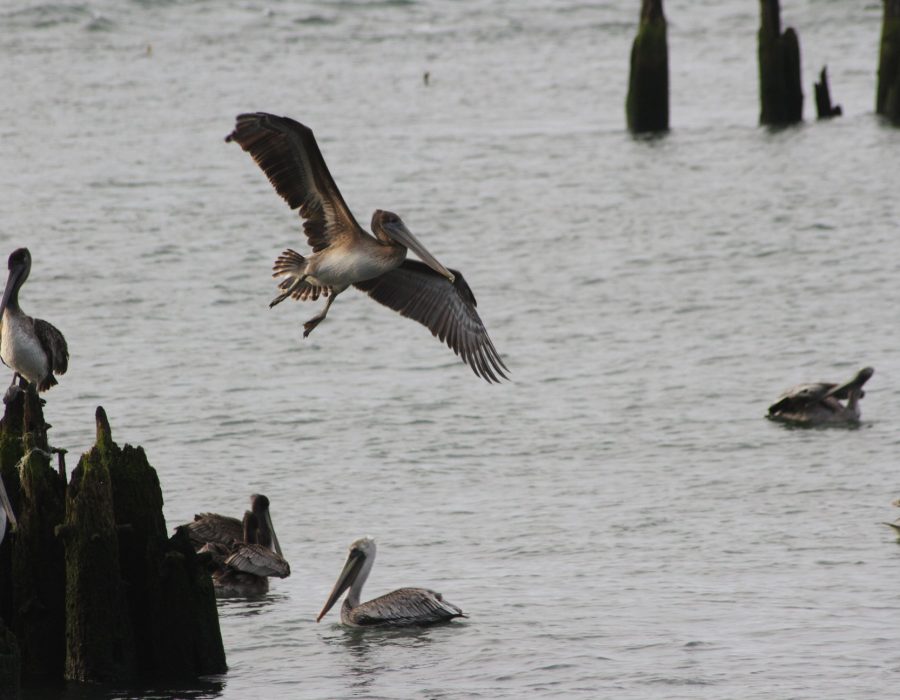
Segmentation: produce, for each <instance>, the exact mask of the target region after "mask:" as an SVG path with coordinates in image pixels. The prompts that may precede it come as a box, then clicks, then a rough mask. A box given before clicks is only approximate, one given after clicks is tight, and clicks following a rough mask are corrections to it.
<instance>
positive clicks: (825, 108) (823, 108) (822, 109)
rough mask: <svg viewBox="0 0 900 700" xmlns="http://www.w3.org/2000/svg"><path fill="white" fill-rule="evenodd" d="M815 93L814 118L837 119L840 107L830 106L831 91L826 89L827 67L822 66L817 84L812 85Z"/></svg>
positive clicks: (840, 112) (840, 111)
mask: <svg viewBox="0 0 900 700" xmlns="http://www.w3.org/2000/svg"><path fill="white" fill-rule="evenodd" d="M813 88H814V89H815V91H816V116H817V117H818V118H819V119H829V118H831V117H839V116H841V114H842V113H843V112H842V110H841V106H840V105H832V104H831V91H830V90H829V89H828V66H822V72H821V73H819V82H817V83H814V84H813Z"/></svg>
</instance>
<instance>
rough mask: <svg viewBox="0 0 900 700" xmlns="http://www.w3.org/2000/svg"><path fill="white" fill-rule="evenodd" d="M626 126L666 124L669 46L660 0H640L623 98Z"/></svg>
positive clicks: (659, 127)
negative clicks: (639, 11)
mask: <svg viewBox="0 0 900 700" xmlns="http://www.w3.org/2000/svg"><path fill="white" fill-rule="evenodd" d="M625 116H626V119H627V122H628V128H629V130H631V131H632V132H634V133H643V132H652V131H666V130H668V128H669V48H668V43H667V37H666V18H665V15H664V14H663V7H662V0H643V1H642V3H641V19H640V27H639V29H638V33H637V36H636V37H635V38H634V43H633V44H632V46H631V71H630V73H629V77H628V96H627V97H626V99H625Z"/></svg>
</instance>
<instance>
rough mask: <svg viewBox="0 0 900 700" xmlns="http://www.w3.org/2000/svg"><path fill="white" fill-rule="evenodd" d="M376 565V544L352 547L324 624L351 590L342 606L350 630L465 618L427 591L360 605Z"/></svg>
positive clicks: (397, 594)
mask: <svg viewBox="0 0 900 700" xmlns="http://www.w3.org/2000/svg"><path fill="white" fill-rule="evenodd" d="M374 562H375V540H373V539H371V538H369V537H363V538H362V539H359V540H356V542H354V543H353V544H351V545H350V554H349V555H348V556H347V563H346V564H344V568H343V570H342V571H341V574H340V576H338V579H337V582H336V583H335V584H334V588H333V589H332V591H331V595H329V596H328V601H327V602H326V603H325V607H324V608H322V612H320V613H319V616H318V617H317V618H316V622H318V621H319V620H321V619H322V618H323V617H324V616H325V614H326V613H327V612H328V611H329V610H331V608H332V607H333V606H334V604H335V603H336V602H337V600H338V599H339V598H340V597H341V595H343V593H344V591H346V590H347V589H348V588H349V589H350V593H349V594H347V597H346V599H345V600H344V604H343V605H342V606H341V622H342V623H343V624H345V625H348V626H350V627H373V626H382V627H402V626H410V625H431V624H434V623H437V622H447V621H449V620H452V619H453V618H454V617H466V615H465V614H464V613H463V611H462V610H460V609H459V608H458V607H456V606H455V605H453V604H452V603H448V602H447V601H446V600H444V599H443V597H442V596H441V594H440V593H435V592H434V591H430V590H428V589H427V588H399V589H397V590H396V591H393V592H391V593H388V594H386V595H383V596H380V597H378V598H375V599H374V600H370V601H367V602H365V603H360V602H359V597H360V595H361V594H362V588H363V586H364V585H365V583H366V579H367V578H368V577H369V572H370V571H371V570H372V564H373V563H374Z"/></svg>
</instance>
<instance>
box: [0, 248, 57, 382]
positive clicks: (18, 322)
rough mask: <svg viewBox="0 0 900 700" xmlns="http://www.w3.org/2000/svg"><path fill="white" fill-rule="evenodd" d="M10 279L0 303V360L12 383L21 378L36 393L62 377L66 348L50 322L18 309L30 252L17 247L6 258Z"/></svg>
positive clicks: (7, 281)
mask: <svg viewBox="0 0 900 700" xmlns="http://www.w3.org/2000/svg"><path fill="white" fill-rule="evenodd" d="M8 267H9V277H8V278H7V280H6V289H5V290H4V292H3V299H2V301H0V359H2V360H3V363H4V364H6V365H7V366H8V367H10V368H12V370H13V372H14V374H13V384H15V381H16V377H17V376H18V377H22V379H24V380H25V381H26V382H28V384H29V386H30V387H32V388H34V389H35V390H36V391H46V390H47V389H49V388H50V387H51V386H53V385H54V384H56V383H57V381H56V377H54V376H53V375H54V374H65V373H66V369H68V366H69V348H68V346H67V344H66V339H65V338H64V337H63V334H62V333H60V332H59V330H58V329H57V328H56V327H55V326H53V325H52V324H50V323H47V322H46V321H44V320H42V319H40V318H32V317H31V316H29V315H28V314H26V313H25V312H24V311H22V309H21V308H20V307H19V289H21V287H22V285H23V284H24V283H25V280H27V279H28V274H29V273H30V272H31V253H29V252H28V249H27V248H19V249H18V250H15V251H13V253H12V254H11V255H10V256H9V263H8Z"/></svg>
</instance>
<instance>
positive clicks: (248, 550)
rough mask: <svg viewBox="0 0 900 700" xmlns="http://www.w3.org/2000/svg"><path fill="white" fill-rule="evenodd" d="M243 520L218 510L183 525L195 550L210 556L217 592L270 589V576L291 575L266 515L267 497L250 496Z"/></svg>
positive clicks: (243, 593)
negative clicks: (220, 512)
mask: <svg viewBox="0 0 900 700" xmlns="http://www.w3.org/2000/svg"><path fill="white" fill-rule="evenodd" d="M250 508H251V510H249V511H247V512H245V513H244V518H243V521H240V520H238V519H237V518H231V517H229V516H226V515H219V514H218V513H201V514H200V515H195V516H194V521H193V522H191V523H188V524H187V525H184V526H183V527H184V528H185V530H186V531H187V534H188V537H190V540H191V543H192V544H193V545H194V549H195V550H196V551H197V552H198V553H201V552H205V553H208V554H209V555H210V558H211V561H212V563H213V583H214V584H215V587H216V593H217V594H218V595H253V594H259V593H265V592H266V591H268V590H269V579H268V577H270V576H277V577H278V578H285V577H286V576H290V574H291V567H290V565H289V564H288V563H287V561H285V559H284V557H283V556H282V553H281V546H280V545H279V544H278V537H277V536H276V535H275V528H274V526H273V525H272V516H271V515H270V514H269V499H268V498H267V497H266V496H263V495H262V494H256V493H255V494H253V495H252V496H251V497H250Z"/></svg>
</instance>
